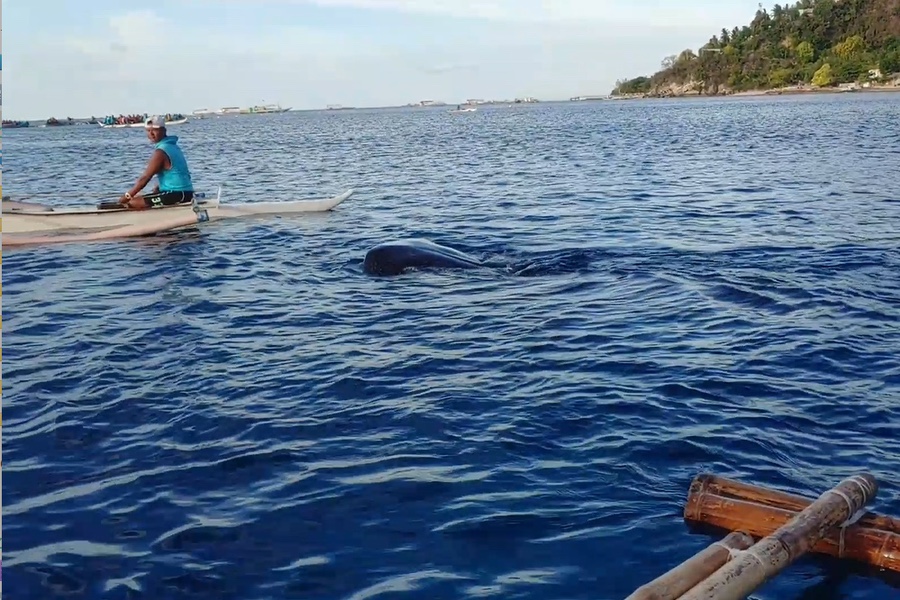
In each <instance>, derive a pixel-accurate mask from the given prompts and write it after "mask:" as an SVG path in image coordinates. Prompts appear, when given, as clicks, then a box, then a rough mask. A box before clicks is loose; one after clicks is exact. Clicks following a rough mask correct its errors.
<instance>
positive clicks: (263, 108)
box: [241, 104, 291, 115]
mask: <svg viewBox="0 0 900 600" xmlns="http://www.w3.org/2000/svg"><path fill="white" fill-rule="evenodd" d="M289 110H291V107H287V108H281V105H279V104H263V105H257V106H251V107H250V108H243V109H241V113H242V114H251V115H264V114H268V113H283V112H288V111H289Z"/></svg>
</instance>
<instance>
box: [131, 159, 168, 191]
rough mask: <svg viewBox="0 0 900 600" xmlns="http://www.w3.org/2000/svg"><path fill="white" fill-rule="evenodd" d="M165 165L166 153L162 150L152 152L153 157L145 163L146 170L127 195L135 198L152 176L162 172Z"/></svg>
mask: <svg viewBox="0 0 900 600" xmlns="http://www.w3.org/2000/svg"><path fill="white" fill-rule="evenodd" d="M165 165H166V153H165V152H163V151H162V150H154V151H153V156H151V157H150V161H149V162H148V163H147V168H146V169H144V173H143V174H142V175H141V176H140V177H138V180H137V181H136V182H135V184H134V187H132V188H131V189H130V190H128V193H129V194H130V195H131V196H137V195H138V194H140V193H141V190H142V189H144V187H146V185H147V184H148V183H150V180H151V179H153V176H154V175H156V174H157V173H159V172H160V171H162V170H163V168H164V167H165Z"/></svg>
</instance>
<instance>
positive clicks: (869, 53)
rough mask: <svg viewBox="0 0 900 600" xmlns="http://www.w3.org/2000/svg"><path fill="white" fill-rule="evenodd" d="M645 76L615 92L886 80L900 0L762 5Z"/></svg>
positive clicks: (897, 45)
mask: <svg viewBox="0 0 900 600" xmlns="http://www.w3.org/2000/svg"><path fill="white" fill-rule="evenodd" d="M662 67H663V68H662V70H661V71H659V72H657V73H656V74H654V75H652V76H650V77H637V78H635V79H629V80H625V81H619V82H618V83H617V84H616V88H615V89H614V90H613V92H612V95H614V96H624V95H629V94H642V95H649V96H678V95H686V94H728V93H735V92H742V91H749V90H766V89H773V88H782V87H787V86H792V85H798V84H812V85H813V86H817V87H828V86H834V85H838V84H841V83H849V82H868V81H874V80H880V81H882V82H883V81H885V80H887V79H889V78H890V77H891V75H892V74H896V73H898V72H900V0H802V1H801V2H798V3H797V4H795V5H793V6H780V5H777V4H776V5H775V7H774V8H773V9H772V10H771V11H768V10H765V9H762V8H761V9H760V10H758V11H757V12H756V17H755V18H754V19H753V21H752V22H751V23H750V24H749V25H746V26H744V27H742V28H738V27H735V28H734V29H732V30H731V31H728V30H726V29H723V30H722V33H721V34H720V35H719V36H714V37H712V38H711V39H710V40H709V42H707V43H706V44H705V45H704V46H703V47H702V48H700V51H699V52H698V53H695V52H694V51H693V50H684V51H683V52H681V54H678V55H675V56H670V57H668V58H666V59H665V60H663V63H662Z"/></svg>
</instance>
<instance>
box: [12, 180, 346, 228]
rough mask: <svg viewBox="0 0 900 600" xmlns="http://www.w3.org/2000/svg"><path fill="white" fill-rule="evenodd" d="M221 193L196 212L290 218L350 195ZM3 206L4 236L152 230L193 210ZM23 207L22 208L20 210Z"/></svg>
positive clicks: (220, 216)
mask: <svg viewBox="0 0 900 600" xmlns="http://www.w3.org/2000/svg"><path fill="white" fill-rule="evenodd" d="M220 194H221V190H220V191H219V195H217V196H216V198H214V199H211V200H203V201H199V202H198V203H197V204H198V209H199V210H204V211H206V212H207V214H208V215H209V220H210V221H215V220H220V219H229V218H238V217H249V216H255V215H289V214H295V213H307V212H325V211H329V210H331V209H333V208H334V207H336V206H337V205H339V204H340V203H341V202H343V201H344V200H346V199H347V198H349V197H350V196H351V195H352V194H353V190H352V189H351V190H347V191H346V192H344V193H343V194H340V195H338V196H333V197H331V198H325V199H321V200H300V201H296V202H260V203H246V204H233V205H230V204H222V203H221V202H220ZM3 204H4V207H3V221H2V227H3V233H4V234H32V233H55V232H60V233H61V232H72V231H86V230H100V229H111V228H117V227H144V226H147V227H152V226H153V225H154V224H155V223H158V222H167V221H170V220H172V219H177V218H179V217H180V216H181V215H185V216H190V215H191V214H193V213H194V208H193V207H192V206H191V205H190V204H188V205H185V206H171V207H163V208H150V209H147V210H127V209H97V208H93V207H91V208H65V209H49V210H48V209H47V207H42V206H40V205H34V204H24V205H20V206H14V205H11V206H7V204H19V203H7V202H4V203H3ZM23 206H24V207H23Z"/></svg>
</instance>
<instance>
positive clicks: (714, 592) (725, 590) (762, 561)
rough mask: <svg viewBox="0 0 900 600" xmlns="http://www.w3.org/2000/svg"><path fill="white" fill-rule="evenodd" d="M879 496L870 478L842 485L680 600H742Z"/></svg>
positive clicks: (859, 477)
mask: <svg viewBox="0 0 900 600" xmlns="http://www.w3.org/2000/svg"><path fill="white" fill-rule="evenodd" d="M877 493H878V482H877V481H875V478H874V477H872V476H871V475H869V474H868V473H865V474H861V475H854V476H853V477H849V478H847V479H845V480H844V481H842V482H841V483H839V484H838V485H837V486H836V487H834V488H832V489H830V490H828V491H827V492H825V493H824V494H822V495H821V496H819V498H818V499H817V500H815V501H814V502H813V503H812V504H810V505H809V506H808V507H806V508H805V509H803V510H802V511H801V512H800V513H798V514H797V515H796V516H794V517H793V518H792V519H791V520H790V521H789V522H788V523H786V524H785V525H783V526H781V527H779V528H778V529H777V530H776V531H775V532H774V533H772V534H770V535H767V536H766V537H764V538H763V539H761V540H760V541H759V542H757V543H756V544H754V545H753V546H751V547H750V548H749V549H747V550H743V551H741V552H740V553H739V555H738V556H737V557H735V558H734V559H733V560H731V561H729V562H727V563H725V564H724V565H723V566H722V567H721V568H719V569H718V570H717V571H716V572H715V573H713V574H712V575H710V576H709V577H708V578H706V579H705V580H703V581H701V582H700V583H699V584H698V585H697V586H695V587H694V588H692V589H691V590H689V591H688V592H687V593H685V594H684V595H683V596H681V598H680V599H679V600H743V599H744V598H746V597H747V596H748V595H750V594H751V593H752V592H753V591H754V590H755V589H756V588H758V587H759V586H760V585H762V584H763V583H764V582H765V581H766V580H768V579H769V578H771V577H772V576H774V575H776V574H778V573H779V572H780V571H782V570H783V569H784V568H785V567H787V566H788V565H790V564H791V563H792V562H793V561H795V560H796V559H797V558H799V557H800V556H802V555H803V554H805V553H806V552H807V551H808V550H809V549H810V548H811V547H812V546H813V545H815V544H816V542H818V541H819V540H820V539H822V538H823V537H824V536H825V535H827V534H828V533H829V532H830V531H831V530H832V529H834V528H836V527H838V526H840V525H841V524H842V523H845V522H846V521H847V520H848V519H850V517H852V516H853V515H854V514H855V513H857V512H858V511H859V510H860V509H861V508H862V507H863V506H865V505H866V504H867V503H868V502H869V501H870V500H872V499H873V498H874V497H875V495H876V494H877Z"/></svg>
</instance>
